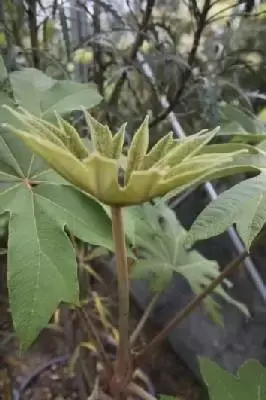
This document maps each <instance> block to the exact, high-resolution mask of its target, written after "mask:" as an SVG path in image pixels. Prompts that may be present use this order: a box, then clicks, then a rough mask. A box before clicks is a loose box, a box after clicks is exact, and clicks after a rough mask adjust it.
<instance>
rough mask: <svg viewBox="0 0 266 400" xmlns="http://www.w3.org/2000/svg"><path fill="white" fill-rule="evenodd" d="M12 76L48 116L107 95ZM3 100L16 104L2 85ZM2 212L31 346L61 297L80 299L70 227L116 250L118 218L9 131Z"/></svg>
mask: <svg viewBox="0 0 266 400" xmlns="http://www.w3.org/2000/svg"><path fill="white" fill-rule="evenodd" d="M10 81H11V82H12V84H13V93H14V96H15V100H16V101H17V102H18V103H20V104H21V105H22V106H24V108H26V109H27V110H28V111H31V112H34V113H35V114H37V115H40V116H42V117H47V118H50V117H51V115H52V112H53V111H57V112H58V113H66V112H69V111H71V110H74V109H77V108H80V106H84V107H90V106H92V105H94V104H96V103H97V102H98V101H99V99H100V97H99V95H98V94H97V93H96V92H95V91H94V90H93V88H92V87H87V85H81V84H78V83H74V82H70V81H69V82H68V81H60V82H57V81H54V80H52V79H51V78H49V77H47V76H46V75H44V74H43V73H42V72H40V71H37V70H34V69H26V70H24V71H22V72H15V73H12V74H11V75H10ZM0 103H2V104H10V105H14V99H12V98H11V97H10V96H9V95H8V94H7V93H3V92H0ZM9 118H12V115H11V114H10V113H7V112H6V110H5V109H3V108H1V110H0V122H1V123H4V122H7V121H8V122H10V120H9ZM12 123H14V121H12ZM0 214H1V216H2V215H3V216H8V218H9V223H8V229H9V237H8V288H9V298H10V306H11V312H12V317H13V323H14V327H15V330H16V332H17V334H18V337H19V338H20V340H21V345H22V348H26V347H28V346H29V345H30V344H31V343H32V342H33V340H34V339H35V338H36V336H37V335H38V333H39V332H40V330H41V329H42V328H43V327H44V326H45V325H46V324H47V322H48V321H49V318H50V317H51V315H52V313H53V312H54V310H55V308H56V307H57V306H58V304H59V303H60V302H62V301H63V302H68V303H75V304H77V302H78V280H77V265H76V258H75V253H74V250H73V248H72V245H71V243H70V241H69V239H68V236H67V235H66V232H65V229H66V228H67V229H68V230H69V231H71V233H73V234H74V235H75V236H77V237H79V238H80V239H82V240H84V241H86V242H89V243H91V244H94V245H99V246H104V247H105V248H108V249H113V242H112V234H111V222H110V218H109V217H108V215H107V213H106V211H105V209H104V208H103V207H102V205H101V204H100V203H98V202H97V201H96V200H94V199H92V198H90V197H88V196H86V195H85V194H83V193H81V192H79V191H77V190H76V189H75V188H73V187H72V186H71V185H69V184H68V183H67V182H66V181H64V179H63V178H61V177H60V176H59V175H57V174H56V173H54V172H53V171H52V170H51V169H50V168H48V166H47V165H46V164H45V163H44V161H43V160H41V159H40V158H38V157H36V156H34V155H33V154H32V153H31V152H30V151H29V150H28V149H27V148H26V147H25V146H24V145H23V143H22V142H21V141H19V140H18V139H17V138H16V137H15V136H14V135H13V134H12V133H10V132H9V133H7V132H5V131H4V130H2V132H1V136H0ZM1 218H2V217H1Z"/></svg>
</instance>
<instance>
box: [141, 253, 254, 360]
mask: <svg viewBox="0 0 266 400" xmlns="http://www.w3.org/2000/svg"><path fill="white" fill-rule="evenodd" d="M247 256H248V252H247V251H244V252H243V253H241V254H240V255H239V256H238V257H237V258H236V259H235V260H233V261H232V262H231V263H230V264H228V266H227V267H226V268H225V269H224V270H223V271H222V272H221V273H220V274H219V275H218V276H217V278H216V279H214V280H213V281H212V282H211V283H210V285H208V286H207V287H206V288H205V289H204V290H203V291H202V292H201V293H199V294H198V295H197V296H196V297H195V298H194V299H192V300H191V301H190V302H189V303H188V305H187V306H186V307H184V308H183V309H182V310H181V311H179V312H178V313H176V314H175V316H174V317H173V318H172V319H171V320H170V321H169V323H168V324H167V325H166V326H165V327H164V328H163V329H162V330H161V331H160V332H159V333H158V335H156V336H155V338H154V339H153V340H152V341H151V342H150V343H149V344H148V345H147V346H146V347H145V348H144V349H143V350H142V352H141V353H140V354H138V355H137V357H136V359H135V365H136V366H138V365H140V364H141V363H142V362H143V360H145V359H146V358H148V357H149V356H150V354H152V352H153V351H154V350H155V349H156V348H157V347H158V346H159V345H160V344H161V342H162V341H164V340H165V339H166V338H167V336H168V335H169V334H170V332H172V330H173V329H174V328H175V327H176V326H177V325H178V324H179V323H180V322H182V321H183V320H184V319H185V318H186V317H187V316H188V315H189V314H191V313H192V312H193V311H194V310H195V308H196V307H198V306H199V305H200V304H201V303H202V301H203V300H204V299H205V298H206V297H207V296H208V295H209V294H211V293H212V292H213V290H214V289H215V288H216V287H217V286H218V285H219V284H220V283H221V282H222V281H223V280H224V278H226V277H227V276H228V275H229V274H230V273H231V272H232V271H233V270H234V269H235V268H237V267H238V266H239V265H240V264H241V262H242V261H243V260H244V259H245V258H246V257H247Z"/></svg>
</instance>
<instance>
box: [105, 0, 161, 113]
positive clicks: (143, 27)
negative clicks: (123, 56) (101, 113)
mask: <svg viewBox="0 0 266 400" xmlns="http://www.w3.org/2000/svg"><path fill="white" fill-rule="evenodd" d="M154 4H155V0H147V5H146V9H145V12H144V14H143V18H142V21H141V23H140V27H139V31H138V33H137V36H136V39H135V41H134V43H133V45H132V47H131V51H130V54H129V57H128V62H129V64H132V63H133V61H134V60H135V59H136V56H137V53H138V50H139V48H140V47H141V45H142V43H143V41H144V39H145V33H146V31H147V28H148V25H149V20H150V17H151V14H152V10H153V7H154ZM126 77H127V72H126V70H125V71H124V72H123V73H122V74H121V76H120V78H119V79H118V81H117V83H116V85H115V88H114V90H113V92H112V94H111V96H110V99H109V104H112V106H113V105H115V104H116V103H117V101H118V97H119V94H120V91H121V89H122V87H123V85H124V82H125V80H126Z"/></svg>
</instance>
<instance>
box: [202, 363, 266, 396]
mask: <svg viewBox="0 0 266 400" xmlns="http://www.w3.org/2000/svg"><path fill="white" fill-rule="evenodd" d="M199 363H200V370H201V373H202V375H203V378H204V381H205V383H206V385H207V388H208V391H209V396H210V400H264V399H265V398H266V368H265V367H263V366H262V365H261V364H260V363H259V362H258V361H256V360H248V361H247V362H246V363H245V364H243V365H242V366H241V367H240V368H239V370H238V372H237V374H236V376H234V375H231V374H230V373H229V372H227V371H225V370H223V369H222V368H221V367H219V366H218V365H217V364H215V363H214V362H213V361H211V360H208V359H206V358H203V357H202V358H200V360H199Z"/></svg>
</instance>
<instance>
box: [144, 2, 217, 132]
mask: <svg viewBox="0 0 266 400" xmlns="http://www.w3.org/2000/svg"><path fill="white" fill-rule="evenodd" d="M210 8H211V0H205V2H204V6H203V9H202V12H201V13H200V15H199V16H198V18H197V29H196V31H195V33H194V39H193V44H192V47H191V50H190V53H189V56H188V60H187V65H188V66H187V68H186V69H185V70H184V72H183V73H182V74H181V78H180V86H179V88H178V90H177V91H176V93H175V95H174V97H173V98H172V100H171V101H170V102H169V106H168V107H167V108H166V109H165V110H163V111H162V112H161V114H159V115H158V116H157V117H155V118H154V119H153V120H152V121H151V122H150V127H153V126H155V125H157V124H158V123H159V122H161V121H163V120H164V119H165V118H166V117H167V116H168V114H169V113H170V112H171V111H173V109H174V107H175V106H176V104H177V103H178V102H179V100H180V98H181V96H182V94H183V92H184V90H185V87H186V84H187V82H188V80H189V78H190V77H191V74H192V67H193V64H194V62H195V58H196V55H197V51H198V47H199V44H200V40H201V36H202V33H203V31H204V29H205V26H206V20H207V16H208V12H209V10H210Z"/></svg>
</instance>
